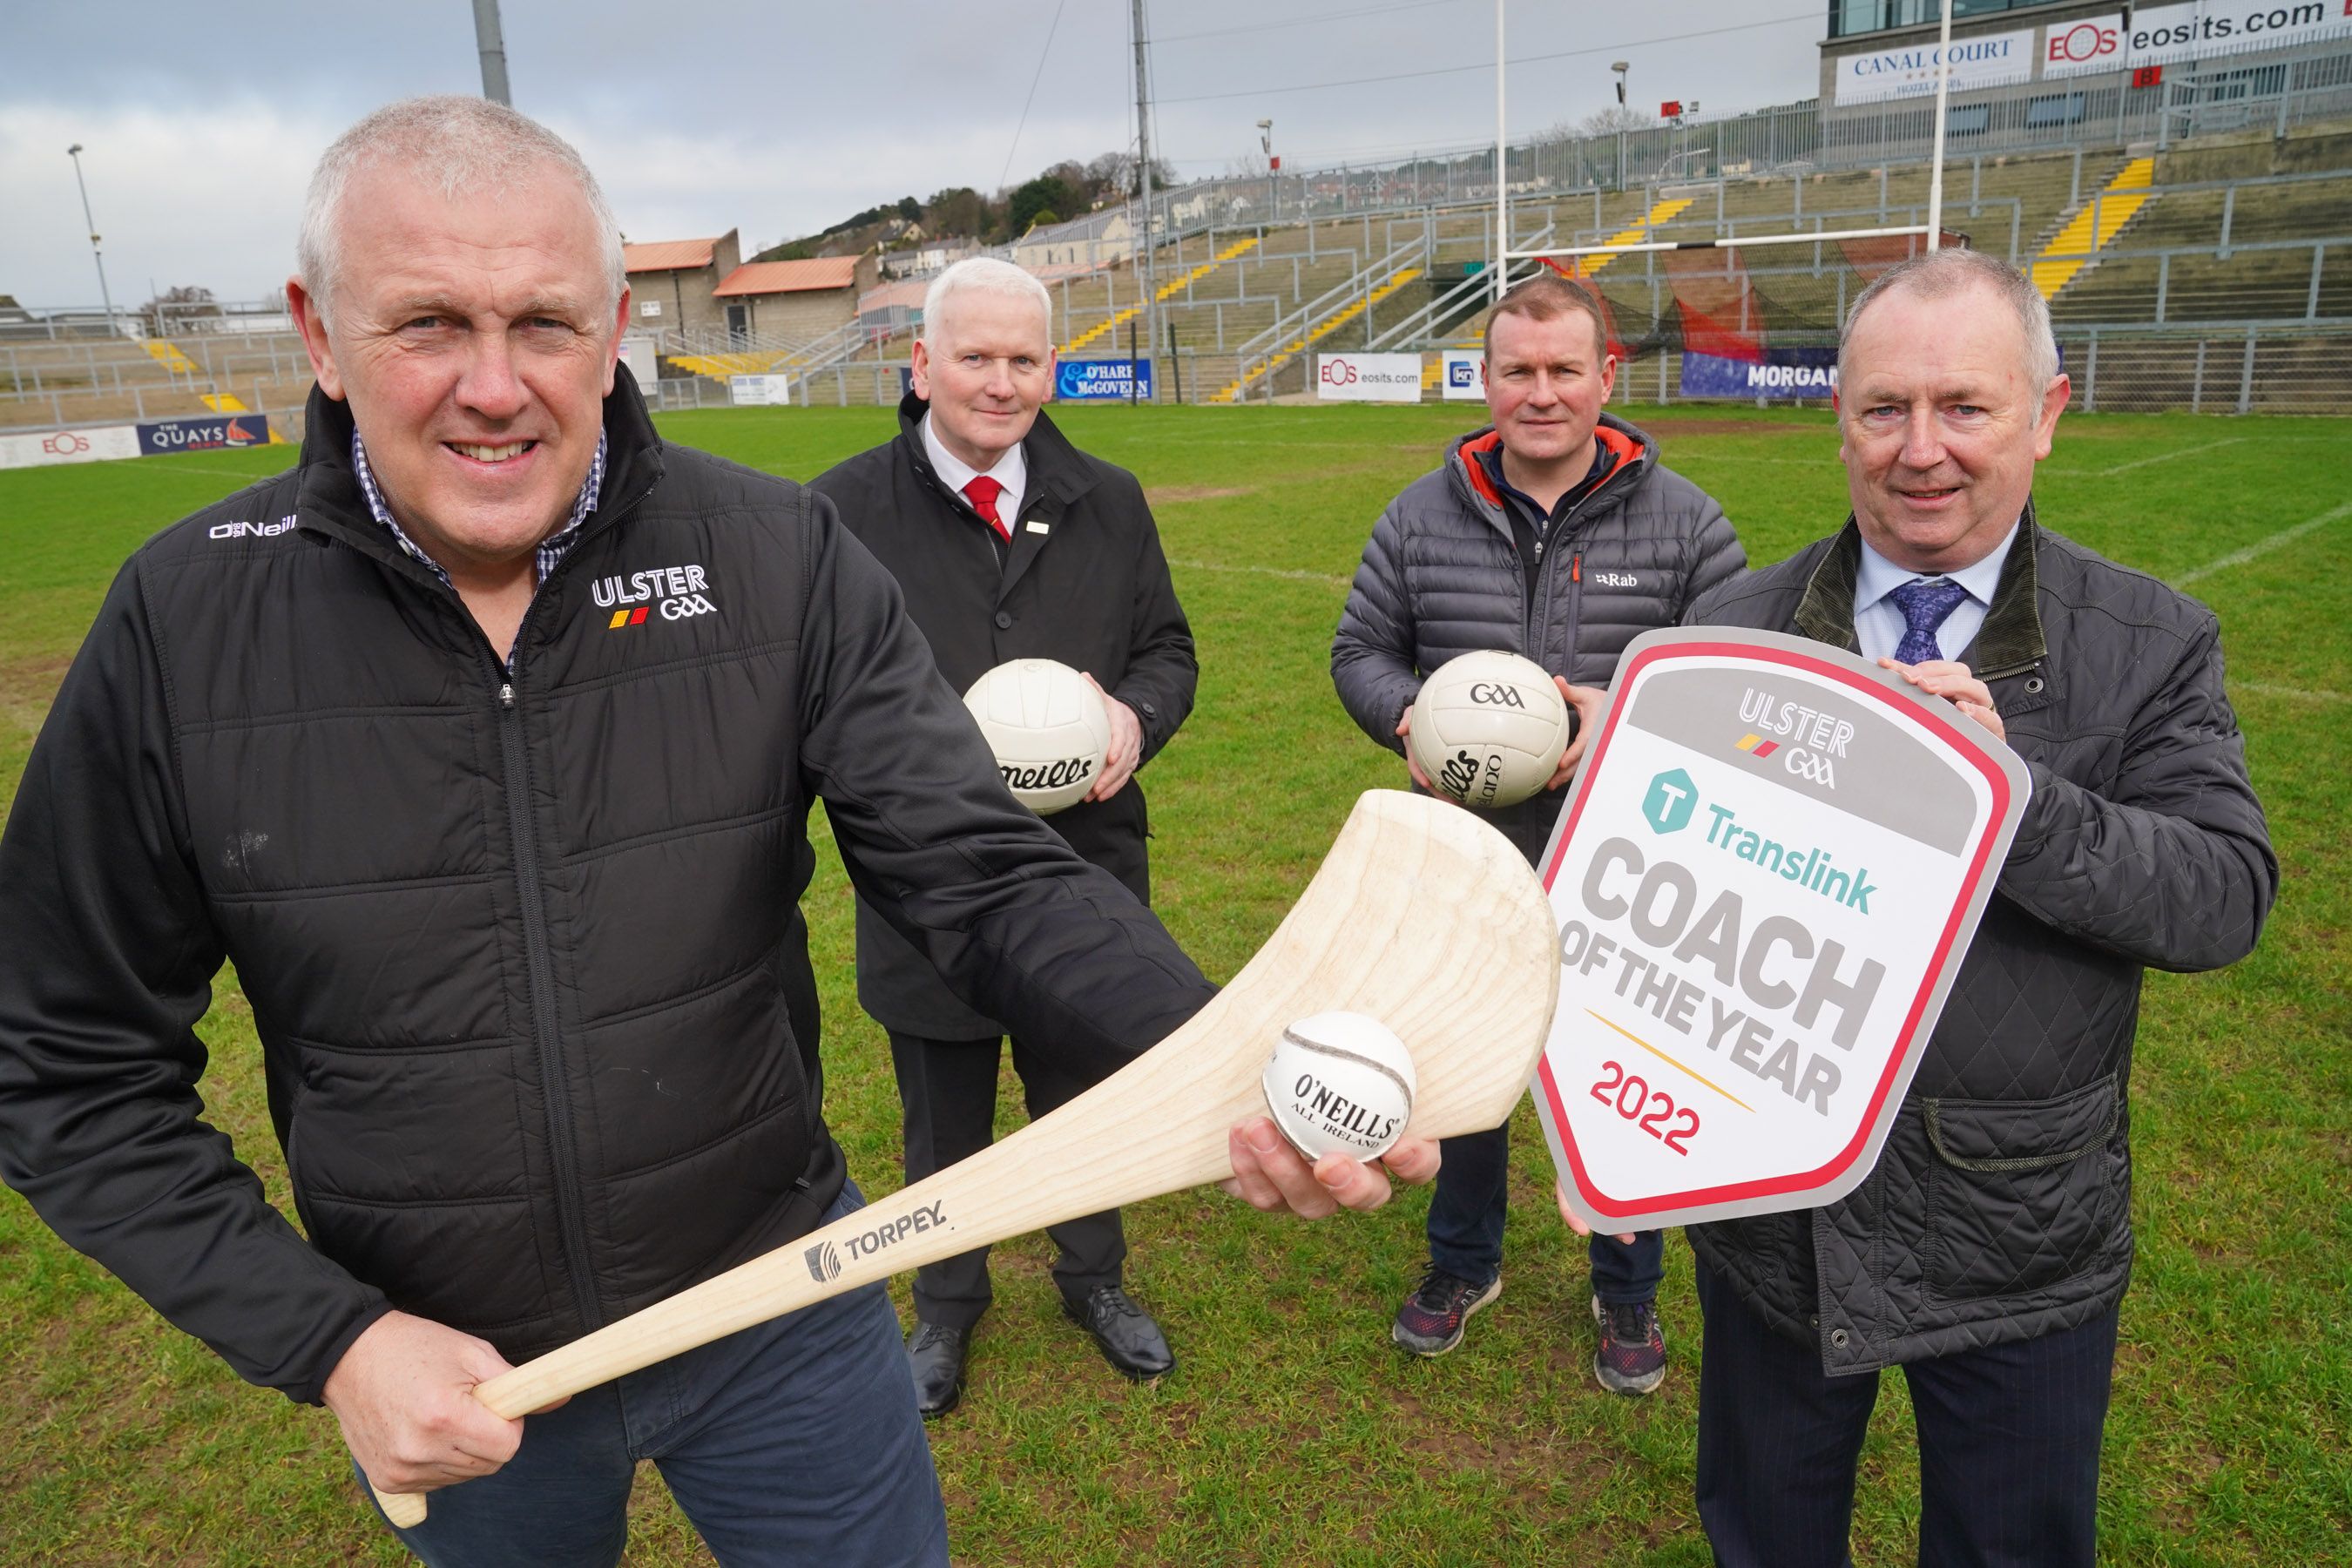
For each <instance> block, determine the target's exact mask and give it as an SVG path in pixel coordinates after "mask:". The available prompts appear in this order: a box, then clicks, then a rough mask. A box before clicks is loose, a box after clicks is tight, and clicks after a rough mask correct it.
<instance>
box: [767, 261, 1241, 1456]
mask: <svg viewBox="0 0 2352 1568" xmlns="http://www.w3.org/2000/svg"><path fill="white" fill-rule="evenodd" d="M1051 321H1052V301H1051V299H1050V298H1049V297H1048V296H1047V294H1046V292H1045V286H1044V285H1043V284H1041V283H1039V282H1038V281H1037V280H1036V279H1034V277H1032V276H1031V275H1030V274H1028V273H1027V272H1024V271H1023V270H1022V269H1021V268H1017V267H1014V266H1012V265H1011V264H1009V263H1007V262H1003V261H999V260H996V259H994V258H973V259H971V260H968V261H963V262H959V263H958V264H956V265H955V266H954V267H951V268H949V269H948V270H947V271H945V272H943V273H941V274H940V277H939V279H937V280H936V281H935V282H934V283H933V284H932V285H931V288H930V290H929V294H928V295H927V296H926V298H925V300H924V307H923V331H922V336H921V338H920V340H919V342H917V343H916V345H915V351H914V374H913V382H914V384H913V389H912V390H911V391H910V392H909V393H908V395H907V396H906V398H905V399H904V400H903V401H902V402H901V403H900V404H899V405H898V426H899V428H898V437H897V438H895V439H893V440H890V441H887V442H885V443H884V444H883V445H881V446H879V447H874V448H873V449H872V450H870V451H866V452H861V453H859V454H858V455H857V456H856V457H854V458H850V459H848V460H847V461H846V462H844V463H842V464H840V465H839V466H838V467H836V468H833V469H832V470H830V471H829V472H827V473H825V474H824V475H821V476H820V477H819V478H818V479H816V480H815V481H814V485H813V488H814V489H816V490H818V491H820V492H821V493H823V494H824V495H826V496H828V497H830V498H831V499H832V500H833V501H834V503H835V505H836V506H837V507H838V508H839V509H840V511H841V515H842V520H843V521H844V523H845V525H846V526H847V527H848V528H849V530H850V531H852V532H853V533H855V534H856V536H857V538H858V539H859V540H860V541H862V542H864V543H865V545H866V548H867V549H869V550H871V551H872V552H874V553H875V555H877V557H879V558H880V560H881V562H882V564H883V565H884V566H886V567H887V568H888V569H889V571H890V572H891V574H893V575H895V576H896V577H897V578H898V584H899V586H900V587H901V588H902V589H903V590H904V591H905V593H906V595H907V612H908V616H909V617H910V618H912V620H913V621H914V623H915V625H916V626H917V627H919V629H920V630H921V632H922V634H923V636H924V637H925V638H926V639H927V640H928V641H929V643H930V645H931V652H932V654H933V656H934V657H935V658H937V659H938V660H939V667H940V673H941V674H942V675H943V676H945V677H946V679H947V681H948V684H949V685H950V686H952V687H953V688H955V689H957V690H959V691H963V690H969V689H971V685H972V683H973V682H974V681H976V680H978V679H980V678H981V677H982V675H983V674H985V673H987V671H989V670H990V669H992V668H994V667H995V666H997V665H1000V664H1003V663H1004V662H1005V661H1006V660H1008V659H1014V658H1052V659H1058V660H1059V661H1061V662H1062V663H1064V664H1066V665H1068V666H1070V667H1071V668H1075V669H1077V670H1080V671H1083V672H1084V673H1085V674H1086V675H1087V678H1088V679H1089V680H1091V681H1092V682H1093V683H1094V684H1095V685H1096V686H1097V687H1098V688H1099V689H1100V690H1101V691H1102V694H1103V699H1104V702H1105V705H1106V707H1107V708H1108V710H1109V714H1110V726H1111V743H1110V750H1109V754H1108V757H1107V758H1106V759H1105V762H1104V764H1103V768H1102V772H1101V773H1100V775H1099V776H1098V777H1097V781H1096V784H1095V787H1094V789H1093V790H1092V791H1091V792H1090V793H1088V794H1087V796H1086V798H1085V799H1083V800H1081V801H1080V802H1079V803H1078V804H1076V805H1072V806H1070V807H1068V808H1067V809H1066V810H1063V811H1060V812H1057V813H1055V814H1054V815H1053V816H1050V817H1048V818H1047V819H1046V820H1047V822H1048V824H1049V825H1050V826H1052V827H1053V828H1054V829H1055V831H1056V832H1057V833H1059V834H1060V835H1061V836H1062V837H1063V838H1064V839H1065V840H1066V841H1067V842H1068V843H1069V845H1070V847H1072V848H1073V849H1075V850H1076V851H1077V852H1078V853H1079V854H1080V855H1081V856H1083V857H1084V858H1087V860H1089V861H1092V862H1093V863H1094V864H1095V865H1097V866H1099V867H1101V868H1103V869H1104V870H1106V871H1108V872H1109V873H1110V874H1111V875H1113V876H1114V877H1116V878H1118V879H1119V880H1120V881H1121V882H1122V883H1124V884H1126V886H1127V888H1128V889H1129V891H1131V892H1133V893H1134V894H1135V896H1136V897H1137V898H1138V899H1139V900H1145V901H1147V902H1148V901H1149V900H1150V868H1149V864H1148V861H1147V859H1146V854H1145V848H1144V839H1145V837H1146V833H1147V830H1148V827H1149V821H1148V818H1147V816H1146V815H1145V808H1144V799H1143V789H1142V786H1141V785H1140V784H1137V783H1135V782H1134V774H1135V772H1136V770H1137V769H1138V768H1139V767H1140V766H1142V765H1143V764H1144V763H1147V762H1149V761H1150V759H1151V758H1152V757H1153V756H1154V755H1155V754H1157V753H1158V752H1159V751H1160V747H1162V746H1164V745H1166V744H1167V743H1168V740H1169V737H1171V735H1173V734H1174V733H1175V732H1176V727H1177V726H1178V725H1179V724H1181V723H1182V722H1183V721H1184V716H1185V714H1187V713H1188V712H1190V711H1191V710H1192V692H1193V687H1194V685H1195V683H1196V682H1197V680H1198V678H1199V666H1198V665H1197V664H1196V663H1195V662H1194V659H1193V656H1192V630H1191V628H1190V627H1189V626H1187V625H1186V624H1185V620H1184V612H1183V609H1182V607H1181V605H1178V604H1177V602H1176V591H1175V587H1174V585H1173V584H1171V582H1170V581H1169V575H1168V562H1167V559H1166V557H1165V556H1163V555H1162V554H1161V553H1160V535H1159V531H1158V530H1157V529H1155V528H1154V527H1153V525H1152V521H1151V510H1150V506H1149V505H1147V504H1146V502H1145V500H1144V498H1143V490H1142V488H1141V487H1140V486H1139V485H1138V484H1137V483H1136V480H1135V476H1134V475H1132V474H1129V473H1128V472H1127V471H1126V470H1125V469H1123V468H1115V467H1113V466H1112V465H1110V464H1108V463H1105V462H1102V461H1100V460H1098V459H1097V458H1090V457H1087V455H1086V454H1085V453H1083V452H1080V451H1079V450H1077V448H1076V447H1073V446H1071V445H1070V443H1069V441H1068V440H1067V439H1066V438H1065V437H1063V435H1062V433H1061V432H1060V431H1059V430H1057V429H1056V428H1055V426H1054V423H1053V421H1052V420H1050V419H1048V418H1046V417H1045V415H1044V413H1043V412H1042V411H1041V410H1042V405H1043V404H1044V402H1045V398H1046V396H1047V395H1048V394H1049V393H1050V392H1051V391H1052V389H1053V378H1054V349H1053V340H1052V335H1051ZM857 994H858V1000H859V1002H860V1003H861V1004H862V1005H864V1006H865V1008H866V1011H867V1012H868V1013H870V1014H872V1015H873V1016H874V1017H875V1019H876V1020H877V1022H879V1023H880V1024H881V1025H882V1026H883V1027H884V1028H885V1029H887V1031H888V1032H889V1036H890V1055H891V1060H892V1063H893V1065H894V1066H895V1067H896V1068H897V1069H898V1095H899V1100H900V1102H901V1104H902V1106H903V1108H904V1110H905V1118H906V1145H907V1179H908V1181H909V1182H914V1181H919V1180H921V1179H922V1178H923V1177H925V1176H928V1175H929V1174H930V1173H932V1172H934V1171H936V1170H940V1169H941V1168H943V1167H945V1166H948V1165H951V1164H954V1163H956V1162H957V1161H959V1160H961V1159H964V1158H965V1157H967V1156H969V1155H971V1154H973V1153H976V1152H979V1151H980V1150H982V1149H984V1148H986V1147H987V1146H988V1144H989V1142H990V1141H991V1138H992V1124H993V1122H994V1120H995V1112H996V1079H997V1060H998V1053H999V1050H1000V1047H1001V1042H1002V1039H1003V1037H1004V1035H1005V1033H1006V1031H1005V1029H1004V1028H1003V1026H1002V1025H1000V1024H999V1023H997V1022H996V1021H995V1020H994V1019H992V1018H986V1017H982V1016H981V1015H980V1014H978V1013H976V1012H974V1011H972V1010H971V1008H970V1007H968V1006H966V1005H964V1004H963V1003H961V1002H960V1001H958V1000H957V999H956V998H955V996H954V995H952V994H950V992H949V990H948V988H947V986H946V985H945V984H943V983H942V982H941V981H940V977H939V975H938V973H936V972H935V971H934V970H933V969H932V967H931V965H930V963H929V961H928V960H926V959H925V958H924V957H923V956H922V955H921V954H919V953H918V952H916V951H915V950H914V949H913V948H912V947H910V946H909V945H908V943H907V942H906V940H905V939H904V938H903V937H901V936H900V935H899V934H898V932H897V931H895V930H893V929H892V928H891V927H890V926H889V925H888V924H887V922H885V921H883V920H882V919H881V918H880V916H878V915H877V914H876V913H875V911H874V910H871V909H869V908H867V907H866V904H865V903H864V902H863V901H861V902H860V903H859V905H858V909H857ZM1013 1067H1014V1068H1015V1069H1016V1070H1017V1071H1018V1072H1019V1073H1020V1075H1021V1082H1022V1087H1023V1091H1024V1100H1026V1102H1027V1105H1028V1110H1029V1114H1030V1115H1031V1116H1033V1117H1035V1116H1041V1115H1043V1114H1045V1112H1046V1111H1049V1110H1053V1109H1054V1108H1055V1107H1056V1106H1058V1105H1060V1104H1062V1103H1063V1102H1064V1101H1065V1100H1069V1099H1070V1098H1072V1097H1073V1096H1075V1095H1076V1094H1077V1093H1078V1092H1079V1091H1081V1090H1083V1089H1087V1088H1089V1087H1091V1081H1090V1080H1087V1079H1079V1078H1076V1077H1073V1076H1071V1075H1070V1074H1068V1073H1067V1072H1066V1071H1064V1070H1062V1069H1060V1068H1057V1067H1056V1066H1055V1064H1054V1063H1053V1062H1052V1061H1051V1060H1050V1059H1048V1058H1047V1057H1046V1056H1045V1054H1043V1053H1040V1052H1038V1051H1034V1050H1032V1049H1031V1048H1030V1044H1029V1042H1026V1041H1024V1040H1023V1039H1022V1038H1021V1037H1018V1036H1015V1037H1013ZM1047 1234H1048V1235H1049V1236H1050V1237H1052V1238H1053V1239H1054V1242H1055V1245H1056V1246H1057V1247H1059V1248H1060V1257H1059V1258H1058V1259H1057V1261H1056V1262H1055V1267H1054V1280H1055V1284H1056V1285H1057V1286H1059V1287H1060V1289H1061V1292H1062V1300H1063V1305H1064V1307H1065V1309H1066V1310H1067V1312H1068V1313H1069V1315H1070V1317H1071V1319H1072V1320H1073V1321H1076V1322H1077V1323H1078V1324H1079V1325H1080V1326H1081V1327H1083V1328H1085V1329H1086V1330H1087V1332H1088V1333H1090V1334H1091V1335H1092V1336H1093V1337H1094V1340H1095V1342H1096V1343H1097V1345H1098V1346H1099V1347H1100V1348H1101V1350H1102V1352H1103V1355H1104V1357H1105V1358H1106V1359H1107V1360H1108V1361H1109V1363H1111V1365H1112V1366H1113V1367H1115V1368H1117V1369H1118V1371H1119V1372H1120V1373H1124V1374H1126V1375H1127V1376H1129V1377H1131V1378H1136V1379H1139V1380H1140V1379H1149V1378H1154V1377H1158V1376H1160V1375H1161V1374H1162V1373H1166V1372H1168V1371H1170V1370H1171V1368H1173V1367H1174V1365H1175V1358H1174V1356H1173V1355H1172V1354H1171V1353H1170V1352H1169V1349H1168V1342H1167V1341H1166V1339H1165V1338H1163V1337H1162V1335H1161V1334H1160V1329H1159V1327H1158V1325H1157V1324H1155V1323H1154V1322H1153V1321H1151V1319H1150V1315H1149V1314H1147V1313H1146V1312H1145V1311H1144V1310H1143V1309H1142V1308H1141V1307H1139V1306H1138V1305H1137V1304H1136V1302H1135V1301H1134V1300H1133V1299H1132V1298H1131V1297H1129V1295H1128V1294H1127V1291H1126V1290H1125V1289H1124V1288H1123V1285H1122V1283H1121V1268H1122V1265H1123V1264H1124V1262H1125V1260H1126V1257H1127V1244H1126V1239H1125V1237H1124V1236H1123V1235H1122V1233H1121V1229H1120V1226H1119V1216H1118V1211H1117V1210H1111V1211H1109V1212H1108V1213H1104V1214H1099V1215H1090V1216H1088V1217H1087V1218H1085V1219H1080V1220H1073V1221H1071V1222H1069V1223H1068V1224H1066V1225H1059V1226H1050V1227H1048V1230H1047ZM989 1300H990V1289H989V1280H988V1253H987V1249H986V1248H984V1247H982V1248H978V1249H975V1250H973V1251H971V1252H969V1253H966V1254H964V1255H962V1256H961V1257H959V1258H950V1259H949V1260H947V1261H946V1262H943V1263H937V1264H932V1265H929V1266H928V1267H926V1268H923V1269H921V1270H920V1271H919V1272H918V1273H917V1275H916V1277H915V1316H916V1320H917V1321H916V1325H915V1331H914V1333H913V1334H912V1335H911V1336H910V1337H909V1339H908V1355H909V1357H910V1358H911V1359H912V1361H913V1363H914V1373H915V1386H916V1394H917V1399H918V1402H919V1405H920V1406H921V1409H922V1412H923V1414H924V1415H926V1416H938V1415H945V1414H946V1413H947V1412H948V1411H950V1410H951V1409H953V1408H954V1407H955V1405H956V1402H957V1400H958V1399H959V1398H960V1397H961V1394H962V1386H963V1368H964V1360H965V1356H966V1354H967V1352H968V1351H969V1349H970V1345H971V1332H972V1329H973V1327H974V1326H975V1325H976V1324H977V1323H978V1322H979V1321H980V1319H981V1316H982V1313H984V1312H986V1311H987V1310H988V1305H989Z"/></svg>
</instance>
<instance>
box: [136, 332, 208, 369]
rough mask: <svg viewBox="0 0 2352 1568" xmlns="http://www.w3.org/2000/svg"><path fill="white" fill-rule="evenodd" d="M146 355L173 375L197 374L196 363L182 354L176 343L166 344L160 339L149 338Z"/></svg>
mask: <svg viewBox="0 0 2352 1568" xmlns="http://www.w3.org/2000/svg"><path fill="white" fill-rule="evenodd" d="M147 353H149V355H151V356H152V358H153V359H154V361H155V363H157V364H160V365H162V366H163V368H164V369H165V370H167V371H169V372H171V373H172V374H173V375H194V374H198V373H197V370H196V362H195V361H194V360H192V359H190V358H189V357H188V356H187V355H186V354H184V353H182V352H181V351H180V345H179V344H177V343H173V342H164V341H163V339H161V338H150V339H148V340H147Z"/></svg>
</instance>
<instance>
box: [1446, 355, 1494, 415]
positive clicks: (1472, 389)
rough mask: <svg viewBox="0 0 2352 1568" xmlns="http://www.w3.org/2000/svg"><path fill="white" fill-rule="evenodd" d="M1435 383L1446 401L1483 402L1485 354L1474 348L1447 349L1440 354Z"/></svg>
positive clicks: (1484, 396) (1484, 397)
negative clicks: (1443, 392) (1442, 388)
mask: <svg viewBox="0 0 2352 1568" xmlns="http://www.w3.org/2000/svg"><path fill="white" fill-rule="evenodd" d="M1437 384H1438V385H1440V386H1442V387H1444V389H1445V401H1446V402H1448V403H1483V402H1485V401H1486V355H1485V354H1482V353H1479V352H1478V351H1477V350H1475V349H1447V350H1445V351H1444V354H1443V355H1442V356H1441V361H1440V365H1439V370H1438V376H1437Z"/></svg>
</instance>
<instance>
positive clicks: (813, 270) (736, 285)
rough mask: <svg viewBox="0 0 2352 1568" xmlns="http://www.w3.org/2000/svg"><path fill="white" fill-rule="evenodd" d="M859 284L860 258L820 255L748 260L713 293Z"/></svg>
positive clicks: (794, 291)
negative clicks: (800, 258) (815, 256)
mask: <svg viewBox="0 0 2352 1568" xmlns="http://www.w3.org/2000/svg"><path fill="white" fill-rule="evenodd" d="M706 243H707V242H706ZM631 270H633V271H634V270H635V268H631ZM856 283H857V258H856V257H854V256H820V257H817V258H814V259H813V260H808V261H747V262H745V263H744V264H743V265H742V266H740V267H738V268H736V269H735V270H734V271H732V272H730V273H729V274H728V275H727V278H726V280H725V281H724V282H722V283H720V284H719V287H718V288H716V289H712V290H711V293H712V294H713V295H715V296H717V297H718V298H719V299H728V298H730V297H734V296H739V295H743V294H798V293H802V292H803V291H806V290H808V289H849V288H854V287H856Z"/></svg>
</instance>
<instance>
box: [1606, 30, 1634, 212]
mask: <svg viewBox="0 0 2352 1568" xmlns="http://www.w3.org/2000/svg"><path fill="white" fill-rule="evenodd" d="M1609 68H1610V69H1611V70H1613V71H1615V72H1616V73H1617V107H1618V108H1619V109H1621V110H1622V109H1623V108H1624V107H1625V80H1626V76H1627V73H1628V72H1630V71H1632V70H1633V61H1631V60H1612V61H1610V62H1609ZM1617 194H1618V195H1624V194H1625V117H1624V116H1623V115H1622V114H1620V115H1619V116H1618V117H1617Z"/></svg>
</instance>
